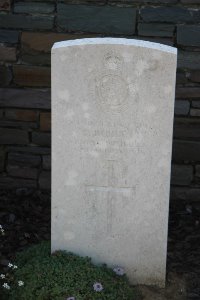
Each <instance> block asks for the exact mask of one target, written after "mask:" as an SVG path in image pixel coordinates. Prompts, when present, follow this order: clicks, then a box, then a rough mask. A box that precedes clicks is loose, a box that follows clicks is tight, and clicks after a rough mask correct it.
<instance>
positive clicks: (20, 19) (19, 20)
mask: <svg viewBox="0 0 200 300" xmlns="http://www.w3.org/2000/svg"><path fill="white" fill-rule="evenodd" d="M0 24H1V27H3V28H14V29H23V30H25V29H39V30H42V29H52V28H53V26H54V16H25V15H17V14H8V15H3V14H2V15H0Z"/></svg>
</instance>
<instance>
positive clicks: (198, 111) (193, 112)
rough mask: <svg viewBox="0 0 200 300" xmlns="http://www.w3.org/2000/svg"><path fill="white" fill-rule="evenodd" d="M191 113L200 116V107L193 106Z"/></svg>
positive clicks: (193, 115)
mask: <svg viewBox="0 0 200 300" xmlns="http://www.w3.org/2000/svg"><path fill="white" fill-rule="evenodd" d="M190 115H191V116H192V117H200V109H195V108H192V109H191V110H190Z"/></svg>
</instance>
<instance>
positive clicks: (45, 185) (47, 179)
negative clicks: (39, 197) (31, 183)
mask: <svg viewBox="0 0 200 300" xmlns="http://www.w3.org/2000/svg"><path fill="white" fill-rule="evenodd" d="M39 188H40V189H41V190H50V189H51V172H48V171H42V172H41V174H40V176H39Z"/></svg>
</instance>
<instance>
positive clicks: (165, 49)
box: [52, 38, 177, 55]
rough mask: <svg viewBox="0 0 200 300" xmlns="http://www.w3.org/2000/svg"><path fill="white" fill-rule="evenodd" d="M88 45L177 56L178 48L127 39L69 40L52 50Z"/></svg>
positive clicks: (56, 44)
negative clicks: (143, 49) (140, 48)
mask: <svg viewBox="0 0 200 300" xmlns="http://www.w3.org/2000/svg"><path fill="white" fill-rule="evenodd" d="M87 45H125V46H135V47H143V48H149V49H155V50H159V51H163V52H169V53H172V54H175V55H177V48H175V47H171V46H167V45H163V44H159V43H153V42H148V41H143V40H137V39H126V38H86V39H76V40H67V41H62V42H57V43H55V44H54V45H53V47H52V50H54V49H60V48H65V47H70V46H87Z"/></svg>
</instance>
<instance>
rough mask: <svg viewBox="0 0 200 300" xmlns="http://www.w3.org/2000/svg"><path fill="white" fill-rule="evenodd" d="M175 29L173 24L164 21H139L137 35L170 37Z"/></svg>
mask: <svg viewBox="0 0 200 300" xmlns="http://www.w3.org/2000/svg"><path fill="white" fill-rule="evenodd" d="M174 30H175V26H174V25H172V24H165V23H160V24H156V23H139V24H138V35H141V36H161V37H172V36H173V33H174Z"/></svg>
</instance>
